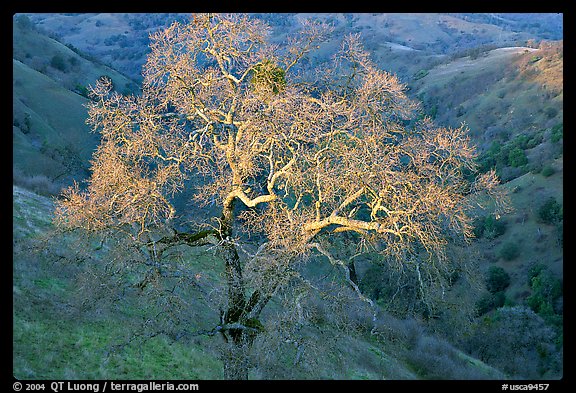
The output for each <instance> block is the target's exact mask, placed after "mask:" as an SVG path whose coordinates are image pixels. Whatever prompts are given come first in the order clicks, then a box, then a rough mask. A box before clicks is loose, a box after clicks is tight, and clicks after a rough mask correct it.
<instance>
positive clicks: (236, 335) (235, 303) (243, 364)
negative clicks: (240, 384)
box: [221, 201, 253, 379]
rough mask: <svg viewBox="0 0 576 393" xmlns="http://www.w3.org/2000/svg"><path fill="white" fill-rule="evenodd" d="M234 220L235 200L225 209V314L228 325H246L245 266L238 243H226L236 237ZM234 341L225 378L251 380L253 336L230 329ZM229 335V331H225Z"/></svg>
mask: <svg viewBox="0 0 576 393" xmlns="http://www.w3.org/2000/svg"><path fill="white" fill-rule="evenodd" d="M233 221H234V202H233V201H232V202H231V203H229V204H227V205H226V204H225V206H224V209H223V211H222V220H221V224H222V228H221V236H222V240H224V243H223V245H222V257H223V259H224V263H225V271H226V281H227V286H228V294H227V297H228V305H227V309H226V311H225V313H224V316H223V322H224V323H225V324H228V325H231V324H240V325H243V321H242V317H243V316H244V315H245V313H246V294H245V288H244V280H243V277H242V265H241V264H240V257H239V255H238V252H237V250H236V247H235V246H234V244H232V243H229V242H226V240H227V239H229V238H231V237H232V225H233ZM227 333H229V334H230V338H231V340H228V338H227V337H226V338H227V340H228V342H227V344H226V348H225V349H224V358H223V360H224V379H248V351H249V349H250V346H251V343H252V341H253V337H251V336H250V333H249V332H247V331H245V330H242V329H229V330H228V331H227ZM225 334H226V333H225Z"/></svg>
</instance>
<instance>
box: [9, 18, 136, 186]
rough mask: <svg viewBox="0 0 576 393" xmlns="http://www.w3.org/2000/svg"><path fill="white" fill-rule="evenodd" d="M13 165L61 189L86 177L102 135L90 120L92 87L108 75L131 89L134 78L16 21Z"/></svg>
mask: <svg viewBox="0 0 576 393" xmlns="http://www.w3.org/2000/svg"><path fill="white" fill-rule="evenodd" d="M13 43H14V45H13V55H14V59H13V81H12V84H13V90H12V92H13V119H12V124H13V127H12V133H13V164H14V165H13V169H14V171H15V177H16V178H17V179H16V180H17V181H19V182H20V183H21V184H26V185H32V186H33V187H36V188H37V189H39V190H40V189H42V190H43V191H44V192H56V191H57V189H58V188H59V187H61V186H62V185H63V184H69V183H70V182H71V180H72V179H73V178H75V179H77V180H79V179H81V178H83V177H85V176H86V173H87V169H88V165H89V164H88V162H89V160H90V158H91V155H92V152H93V151H94V149H95V147H96V145H97V143H98V136H97V135H96V134H93V133H91V132H90V129H89V127H88V126H87V125H86V124H85V120H86V116H87V112H86V108H85V106H84V105H85V104H86V102H87V98H86V96H87V86H88V85H90V84H94V83H95V82H96V80H97V79H98V78H99V77H100V76H102V75H107V76H109V77H111V78H112V80H113V81H114V84H115V87H116V88H117V89H122V90H124V91H126V92H129V91H131V90H130V89H134V86H135V85H134V83H133V82H132V81H130V80H129V79H127V78H126V77H124V76H122V75H121V74H119V73H118V72H116V71H114V70H112V69H110V68H108V67H105V66H103V65H100V64H96V63H93V62H91V61H89V60H87V59H85V58H84V57H82V56H80V55H79V54H78V53H76V52H74V51H72V50H71V49H70V48H68V47H66V46H64V45H63V44H61V43H59V42H58V41H55V40H53V39H51V38H49V37H47V36H45V35H43V34H40V33H39V32H38V31H36V30H35V29H34V28H33V26H30V25H27V24H22V22H16V23H15V24H14V25H13Z"/></svg>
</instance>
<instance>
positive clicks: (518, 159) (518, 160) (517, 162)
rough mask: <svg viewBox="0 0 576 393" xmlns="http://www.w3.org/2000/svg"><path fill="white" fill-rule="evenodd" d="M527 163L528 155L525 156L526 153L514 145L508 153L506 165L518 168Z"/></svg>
mask: <svg viewBox="0 0 576 393" xmlns="http://www.w3.org/2000/svg"><path fill="white" fill-rule="evenodd" d="M527 163H528V157H526V153H525V152H524V150H522V149H521V148H519V147H514V148H512V150H510V152H509V153H508V165H510V166H513V167H515V168H518V167H521V166H523V165H526V164H527Z"/></svg>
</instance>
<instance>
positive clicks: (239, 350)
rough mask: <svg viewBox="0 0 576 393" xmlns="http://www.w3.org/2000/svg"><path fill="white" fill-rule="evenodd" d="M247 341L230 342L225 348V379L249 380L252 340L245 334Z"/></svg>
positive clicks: (242, 334) (243, 334)
mask: <svg viewBox="0 0 576 393" xmlns="http://www.w3.org/2000/svg"><path fill="white" fill-rule="evenodd" d="M240 335H241V336H246V340H241V341H240V342H238V343H236V342H235V341H234V340H232V341H230V342H228V343H227V344H226V347H225V348H224V359H223V360H224V379H226V380H247V379H248V354H249V351H250V347H251V342H252V340H251V339H250V338H248V337H247V335H246V334H245V333H241V334H240Z"/></svg>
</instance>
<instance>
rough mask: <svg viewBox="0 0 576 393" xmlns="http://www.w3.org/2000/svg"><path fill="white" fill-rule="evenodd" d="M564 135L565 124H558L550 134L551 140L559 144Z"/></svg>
mask: <svg viewBox="0 0 576 393" xmlns="http://www.w3.org/2000/svg"><path fill="white" fill-rule="evenodd" d="M563 134H564V123H559V124H556V125H555V126H554V127H552V130H551V133H550V140H551V141H552V142H554V143H557V142H559V141H560V139H562V137H563Z"/></svg>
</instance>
